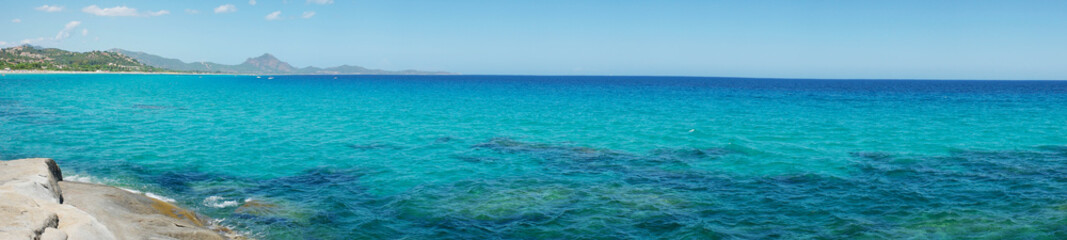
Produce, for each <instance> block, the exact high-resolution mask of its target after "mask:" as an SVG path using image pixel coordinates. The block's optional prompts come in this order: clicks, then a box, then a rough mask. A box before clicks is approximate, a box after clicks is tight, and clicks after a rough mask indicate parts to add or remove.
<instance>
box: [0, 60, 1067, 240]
mask: <svg viewBox="0 0 1067 240" xmlns="http://www.w3.org/2000/svg"><path fill="white" fill-rule="evenodd" d="M1063 106H1067V82H1061V81H1046V82H1023V81H850V80H778V79H729V78H669V77H519V76H341V77H338V79H333V77H332V76H329V77H314V76H299V77H298V76H279V77H275V79H273V80H267V79H265V78H263V79H257V78H255V77H249V76H169V75H99V74H92V75H7V76H4V77H0V159H15V158H22V157H50V158H54V159H56V160H57V161H58V162H59V163H60V165H61V166H63V168H64V169H63V170H64V175H66V176H69V177H68V178H71V177H72V178H71V179H77V180H81V181H92V182H101V183H108V184H113V185H119V186H122V187H125V188H130V189H133V190H137V191H144V192H149V193H154V194H157V195H160V196H164V197H167V198H172V199H174V200H175V201H176V203H178V204H179V205H182V206H186V207H189V208H191V209H194V210H197V211H199V212H202V213H204V214H206V215H209V216H211V217H213V218H216V219H222V221H221V224H222V225H226V226H231V227H233V228H235V229H237V230H239V231H242V232H244V233H246V234H248V235H251V236H254V237H258V238H263V239H292V238H296V239H360V238H390V239H392V238H415V239H424V238H456V239H487V238H488V239H492V238H509V239H510V238H520V239H532V238H536V239H544V238H548V239H574V238H585V239H618V238H633V239H687V238H688V239H776V238H778V239H900V238H914V239H930V238H933V239H1004V238H1008V239H1067V197H1065V196H1067V127H1064V126H1065V125H1064V124H1067V108H1064V107H1063Z"/></svg>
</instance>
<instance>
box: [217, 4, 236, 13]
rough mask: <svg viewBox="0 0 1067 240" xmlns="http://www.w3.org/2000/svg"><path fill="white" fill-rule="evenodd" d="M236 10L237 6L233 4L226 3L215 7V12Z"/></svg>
mask: <svg viewBox="0 0 1067 240" xmlns="http://www.w3.org/2000/svg"><path fill="white" fill-rule="evenodd" d="M236 11H237V6H234V5H233V4H226V5H222V6H219V7H217V8H215V13H231V12H236Z"/></svg>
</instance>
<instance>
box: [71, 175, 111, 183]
mask: <svg viewBox="0 0 1067 240" xmlns="http://www.w3.org/2000/svg"><path fill="white" fill-rule="evenodd" d="M63 181H68V182H83V183H95V184H109V183H113V182H115V181H112V180H111V179H106V178H98V177H94V176H89V175H81V174H74V175H70V176H63Z"/></svg>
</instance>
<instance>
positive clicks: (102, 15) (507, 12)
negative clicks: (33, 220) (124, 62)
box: [0, 0, 1067, 79]
mask: <svg viewBox="0 0 1067 240" xmlns="http://www.w3.org/2000/svg"><path fill="white" fill-rule="evenodd" d="M253 3H254V4H253ZM2 5H3V7H2V8H0V16H2V18H3V19H2V20H3V21H2V22H0V29H2V30H0V41H2V42H0V44H4V46H5V47H6V46H13V45H18V44H21V43H22V42H30V43H31V44H34V45H41V46H46V47H57V48H62V49H68V50H77V51H86V50H94V49H99V50H106V49H110V48H123V49H128V50H136V51H144V52H148V53H153V54H157V55H161V56H165V57H172V58H178V59H182V60H185V61H212V62H218V63H227V64H237V63H240V62H242V61H244V60H245V59H246V58H248V57H254V56H258V55H260V54H263V53H268V52H269V53H271V54H274V55H275V56H277V57H278V58H280V59H282V60H283V61H287V62H289V63H290V64H293V65H295V66H298V67H304V66H309V65H313V66H320V67H323V66H336V65H341V64H351V65H360V66H365V67H371V68H382V69H389V70H399V69H419V70H442V71H452V72H459V73H464V74H534V75H682V76H740V77H783V78H923V79H1067V1H949V0H945V1H907V0H903V1H625V0H612V1H594V0H588V1H551V0H546V1H462V0H458V1H407V0H393V1H346V0H310V1H309V0H288V1H283V0H256V1H255V2H251V1H246V0H243V1H109V0H90V1H5V2H4V3H3V4H2ZM275 13H276V14H275ZM272 16H273V17H272Z"/></svg>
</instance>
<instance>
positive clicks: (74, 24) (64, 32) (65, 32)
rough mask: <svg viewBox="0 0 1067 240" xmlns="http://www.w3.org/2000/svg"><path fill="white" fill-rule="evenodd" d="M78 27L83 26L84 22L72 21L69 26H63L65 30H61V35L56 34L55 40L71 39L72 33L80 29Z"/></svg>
mask: <svg viewBox="0 0 1067 240" xmlns="http://www.w3.org/2000/svg"><path fill="white" fill-rule="evenodd" d="M78 25H82V22H80V21H70V22H69V23H67V25H65V26H63V30H59V33H57V34H56V38H55V40H62V39H65V38H68V37H70V31H72V30H74V28H76V27H78ZM86 34H88V32H86Z"/></svg>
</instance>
